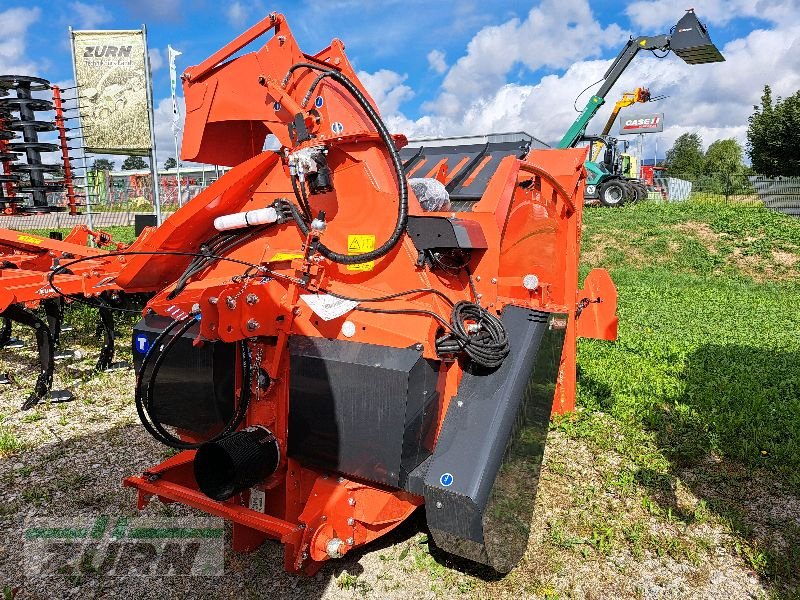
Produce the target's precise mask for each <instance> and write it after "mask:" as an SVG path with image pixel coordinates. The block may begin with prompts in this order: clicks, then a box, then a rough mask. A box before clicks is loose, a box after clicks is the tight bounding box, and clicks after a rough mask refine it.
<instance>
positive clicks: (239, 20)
mask: <svg viewBox="0 0 800 600" xmlns="http://www.w3.org/2000/svg"><path fill="white" fill-rule="evenodd" d="M248 13H249V11H248V10H247V8H245V6H244V5H243V4H242V3H241V2H238V1H237V2H232V3H231V4H230V5H229V6H228V9H227V10H226V11H225V16H226V17H227V18H228V22H229V23H230V24H231V25H233V26H234V27H242V26H243V25H244V24H245V23H247V17H248Z"/></svg>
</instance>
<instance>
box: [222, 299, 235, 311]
mask: <svg viewBox="0 0 800 600" xmlns="http://www.w3.org/2000/svg"><path fill="white" fill-rule="evenodd" d="M225 305H226V306H227V307H228V308H230V309H231V310H233V309H234V308H236V298H234V297H233V296H227V297H226V298H225Z"/></svg>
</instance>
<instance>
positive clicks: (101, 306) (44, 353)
mask: <svg viewBox="0 0 800 600" xmlns="http://www.w3.org/2000/svg"><path fill="white" fill-rule="evenodd" d="M146 235H147V233H145V234H143V235H142V238H140V239H144V237H145V236H146ZM89 240H93V241H94V242H95V243H96V244H97V245H98V246H111V247H112V248H113V249H116V250H119V249H121V248H122V245H121V244H115V243H114V242H113V241H112V240H111V237H110V236H109V235H108V234H107V233H105V232H94V231H91V230H89V229H88V228H87V227H86V226H83V225H81V226H77V227H75V228H74V229H73V230H72V232H70V234H69V235H68V236H67V237H66V239H64V240H63V241H62V240H59V239H52V238H44V237H41V236H38V235H34V234H31V233H27V232H22V231H15V230H10V229H0V317H2V327H0V348H4V347H9V346H12V345H14V342H15V341H16V340H14V338H12V337H11V328H12V323H14V322H16V323H18V324H20V325H24V326H27V327H31V328H33V329H34V331H35V333H36V345H37V349H38V353H39V364H40V368H41V371H40V372H39V375H38V376H37V380H36V383H35V385H34V389H33V392H32V393H31V395H30V396H29V398H28V399H27V401H26V402H25V403H24V404H23V408H24V409H27V408H30V407H32V406H34V405H35V404H37V403H38V402H39V401H40V400H42V399H44V398H45V397H48V396H49V397H50V399H52V400H56V401H62V402H63V401H66V400H70V399H72V394H71V393H70V392H68V391H65V390H60V391H51V389H50V388H51V386H52V383H53V370H54V360H55V359H56V358H57V357H58V356H57V354H56V352H57V349H58V346H59V341H60V337H61V330H62V323H63V317H64V307H65V302H64V298H77V299H78V300H79V301H82V302H84V303H89V304H92V305H93V306H96V307H97V308H98V311H99V314H100V323H101V325H102V328H103V332H104V341H103V347H102V349H101V351H100V357H99V359H98V361H97V365H96V367H95V369H96V370H107V369H110V368H112V366H113V365H114V361H113V359H114V322H113V317H112V312H111V310H112V308H111V307H113V306H114V305H118V304H119V300H120V293H121V290H120V288H119V287H118V286H117V285H116V284H115V276H116V273H117V272H118V271H119V270H120V268H121V267H122V266H123V265H124V262H125V258H124V257H121V256H117V255H108V253H107V251H105V250H102V249H99V248H94V247H90V246H88V245H87V244H88V242H89ZM131 249H135V245H134V246H132V247H131ZM76 259H77V262H75V261H76ZM68 262H69V263H71V266H70V267H69V268H68V269H67V268H64V267H63V266H62V263H68ZM56 270H57V271H58V272H62V273H64V274H63V275H60V276H59V278H58V284H57V287H53V285H52V281H51V280H52V276H53V273H54V271H56ZM40 306H41V307H42V308H43V309H44V313H45V316H46V322H45V320H43V319H42V318H41V317H40V316H39V315H37V314H36V312H34V309H36V308H39V307H40ZM0 382H2V383H9V382H10V379H9V378H8V376H5V375H4V376H3V379H2V380H0Z"/></svg>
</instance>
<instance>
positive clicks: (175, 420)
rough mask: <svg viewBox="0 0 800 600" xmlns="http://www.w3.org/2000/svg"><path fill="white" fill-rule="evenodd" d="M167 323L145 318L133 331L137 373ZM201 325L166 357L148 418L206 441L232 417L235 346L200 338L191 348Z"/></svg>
mask: <svg viewBox="0 0 800 600" xmlns="http://www.w3.org/2000/svg"><path fill="white" fill-rule="evenodd" d="M171 322H172V320H171V319H169V318H167V317H162V316H159V315H147V316H146V317H145V318H144V319H142V320H141V321H139V323H138V324H137V325H136V327H134V328H133V364H134V367H135V369H136V373H137V375H138V373H139V370H140V369H141V366H142V361H143V360H144V356H145V354H146V353H147V351H148V350H149V349H150V346H151V345H152V343H153V341H154V340H155V338H156V337H157V336H158V335H159V334H160V333H161V332H162V331H163V330H164V328H165V327H166V326H167V325H169V324H170V323H171ZM199 327H200V324H199V323H197V324H196V325H195V326H194V327H191V328H190V329H189V330H188V331H187V332H186V333H185V334H184V335H183V336H182V337H181V339H179V340H178V341H176V342H175V344H174V345H173V346H172V349H171V350H170V352H169V354H168V355H167V356H166V358H165V359H164V362H163V364H162V365H161V368H160V369H159V371H158V376H157V378H156V385H155V389H154V393H153V411H152V416H153V418H155V419H156V420H157V421H158V422H159V423H161V424H163V425H170V426H173V427H178V428H180V429H184V430H186V431H187V432H190V433H194V434H197V435H198V436H200V437H203V438H208V437H211V436H213V435H216V434H217V433H219V432H220V431H221V430H222V429H223V428H224V427H225V425H226V424H227V423H228V422H229V421H230V420H231V417H232V416H233V410H234V398H235V396H234V394H235V378H234V373H235V371H236V344H228V343H225V342H220V341H212V340H205V339H203V340H201V341H202V343H201V344H199V345H197V346H195V345H194V343H193V342H194V340H195V339H196V338H197V336H198V333H199ZM169 339H170V338H169V337H167V339H166V340H164V341H165V343H166V341H167V340H169ZM150 364H151V365H152V361H151V363H150ZM148 371H149V370H148Z"/></svg>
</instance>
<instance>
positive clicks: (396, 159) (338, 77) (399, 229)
mask: <svg viewBox="0 0 800 600" xmlns="http://www.w3.org/2000/svg"><path fill="white" fill-rule="evenodd" d="M300 67H306V68H309V69H315V70H318V71H322V74H321V75H320V76H318V77H317V78H316V79H315V80H314V83H313V84H312V86H311V88H310V89H309V92H308V94H311V93H313V91H314V88H315V87H316V85H317V84H318V83H319V82H320V81H321V80H322V77H323V76H324V77H330V78H331V79H333V80H334V81H336V82H337V83H339V84H341V86H342V87H344V88H345V89H346V90H347V91H348V92H349V93H350V95H352V96H353V98H355V100H356V102H358V104H359V106H361V108H362V109H363V110H364V112H365V113H366V115H367V117H368V118H369V120H370V122H372V124H373V125H374V126H375V128H376V129H377V130H378V135H379V136H380V138H381V141H382V142H383V143H384V145H385V146H386V150H387V152H388V153H389V158H390V159H391V162H392V167H393V168H394V172H395V175H396V176H397V188H398V200H399V202H398V207H397V221H396V223H395V227H394V231H392V234H391V236H390V237H389V239H388V240H386V241H385V242H384V243H383V244H381V245H380V246H379V247H378V248H376V249H375V250H372V251H371V252H366V253H364V254H341V253H339V252H334V251H333V250H331V249H330V248H328V247H327V246H325V245H324V244H320V245H319V246H318V248H317V249H318V251H319V253H320V254H322V256H324V257H325V258H327V259H329V260H332V261H333V262H336V263H339V264H344V265H353V264H359V263H364V262H369V261H371V260H375V259H378V258H381V257H382V256H385V255H386V254H388V253H389V252H390V251H391V250H392V249H393V248H394V247H395V246H396V245H397V244H398V243H399V242H400V239H401V238H402V236H403V233H404V232H405V230H406V226H407V225H408V183H407V182H406V177H405V173H404V172H403V164H402V162H401V160H400V154H399V153H398V152H397V148H395V145H394V141H393V140H392V136H391V134H390V133H389V130H388V129H387V128H386V125H385V124H384V122H383V120H382V119H381V117H380V115H378V113H377V112H376V111H375V109H374V108H373V107H372V104H370V102H369V100H367V98H366V97H365V96H364V94H362V93H361V90H359V89H358V87H357V86H356V85H355V84H354V83H353V82H352V81H350V79H349V78H348V77H347V76H346V75H344V74H343V73H341V72H339V71H335V70H332V69H327V70H326V69H325V68H323V67H320V66H319V65H314V64H311V63H297V64H295V65H292V67H291V68H290V69H289V72H288V73H287V74H286V77H285V78H284V85H285V84H286V83H288V80H289V77H290V76H291V74H292V72H294V71H295V70H296V69H298V68H300ZM308 94H307V95H308ZM284 202H285V201H284ZM289 204H290V205H291V207H290V210H291V216H292V218H293V219H294V221H295V223H297V226H298V227H299V228H300V231H301V232H302V233H303V235H308V232H309V225H308V224H307V223H306V222H305V220H304V219H303V216H302V215H301V213H300V211H299V210H298V209H297V207H296V206H294V205H293V204H291V203H289Z"/></svg>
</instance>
